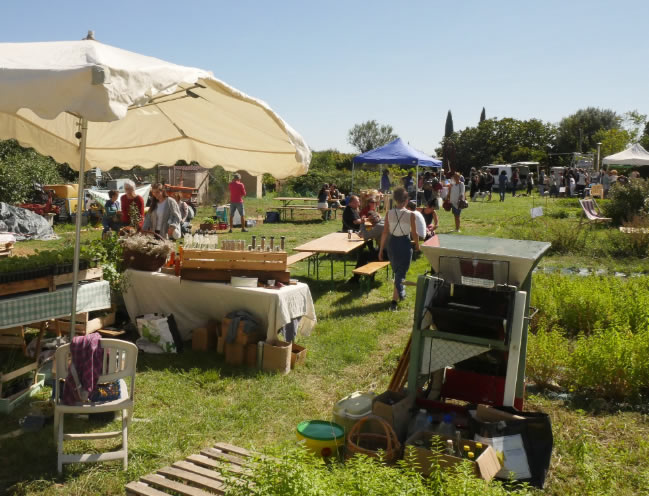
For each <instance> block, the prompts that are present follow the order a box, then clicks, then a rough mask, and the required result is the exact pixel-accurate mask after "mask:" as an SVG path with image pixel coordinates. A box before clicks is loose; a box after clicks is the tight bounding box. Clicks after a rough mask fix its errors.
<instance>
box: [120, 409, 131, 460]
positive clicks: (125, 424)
mask: <svg viewBox="0 0 649 496" xmlns="http://www.w3.org/2000/svg"><path fill="white" fill-rule="evenodd" d="M130 418H131V417H130V415H129V411H128V410H122V450H123V451H124V470H126V469H128V423H129V419H130Z"/></svg>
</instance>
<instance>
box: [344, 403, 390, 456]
mask: <svg viewBox="0 0 649 496" xmlns="http://www.w3.org/2000/svg"><path fill="white" fill-rule="evenodd" d="M366 422H371V423H372V424H375V425H374V426H372V427H373V430H375V431H380V430H383V433H381V434H377V433H375V432H363V429H362V427H363V425H364V424H365V423H366ZM374 427H378V428H376V429H374ZM379 450H382V454H381V455H382V460H383V462H385V463H394V462H396V461H397V460H398V459H399V457H400V455H401V444H400V443H399V439H398V438H397V435H396V433H395V432H394V429H393V428H392V426H391V425H390V424H388V423H387V422H386V421H385V420H383V419H382V418H381V417H377V416H376V415H368V416H367V417H363V418H362V419H360V420H359V421H358V422H356V423H355V424H354V427H352V430H351V431H349V434H348V436H347V451H346V453H345V458H351V457H353V456H354V455H356V454H358V453H360V454H362V455H367V456H370V457H372V458H378V457H379Z"/></svg>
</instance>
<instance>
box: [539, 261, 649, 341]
mask: <svg viewBox="0 0 649 496" xmlns="http://www.w3.org/2000/svg"><path fill="white" fill-rule="evenodd" d="M648 283H649V277H633V278H628V279H626V278H619V277H605V276H594V275H593V276H587V277H577V276H574V277H565V276H562V275H560V274H535V275H534V290H533V291H532V305H533V306H535V307H538V308H539V309H540V312H539V318H538V322H539V328H544V329H549V330H550V329H553V328H559V329H561V330H563V331H564V333H565V335H566V336H567V337H575V336H577V335H578V334H580V333H581V334H584V335H589V334H591V333H593V332H595V331H596V330H605V329H608V328H611V327H618V328H625V329H629V331H631V332H633V333H637V332H641V331H644V330H646V329H648V328H649V291H648V290H647V286H648Z"/></svg>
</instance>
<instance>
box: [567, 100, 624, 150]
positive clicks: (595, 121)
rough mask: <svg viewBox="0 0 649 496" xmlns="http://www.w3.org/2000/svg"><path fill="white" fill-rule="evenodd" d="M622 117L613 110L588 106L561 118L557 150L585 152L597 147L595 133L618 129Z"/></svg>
mask: <svg viewBox="0 0 649 496" xmlns="http://www.w3.org/2000/svg"><path fill="white" fill-rule="evenodd" d="M621 120H622V119H621V117H620V116H619V115H617V114H616V113H615V112H614V111H613V110H609V109H600V108H596V107H588V108H585V109H581V110H578V111H577V112H575V113H574V114H572V115H569V116H568V117H564V118H563V119H561V122H560V123H559V126H558V128H557V151H559V152H562V153H570V152H575V151H576V152H585V151H591V150H594V149H596V148H597V139H596V138H595V134H596V133H597V132H598V131H600V130H604V131H606V130H608V129H618V128H620V124H621Z"/></svg>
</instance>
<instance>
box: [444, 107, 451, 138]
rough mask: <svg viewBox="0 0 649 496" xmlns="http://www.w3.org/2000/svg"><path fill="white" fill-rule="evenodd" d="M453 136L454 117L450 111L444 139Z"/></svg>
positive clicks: (447, 116)
mask: <svg viewBox="0 0 649 496" xmlns="http://www.w3.org/2000/svg"><path fill="white" fill-rule="evenodd" d="M452 134H453V115H452V114H451V111H450V110H449V111H448V114H447V115H446V127H445V128H444V137H445V138H448V137H449V136H451V135H452Z"/></svg>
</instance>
